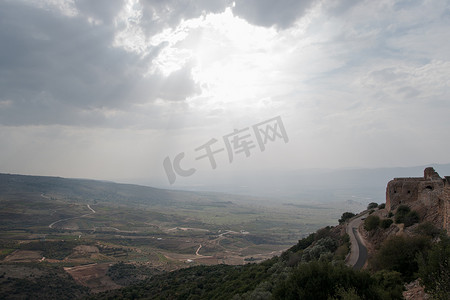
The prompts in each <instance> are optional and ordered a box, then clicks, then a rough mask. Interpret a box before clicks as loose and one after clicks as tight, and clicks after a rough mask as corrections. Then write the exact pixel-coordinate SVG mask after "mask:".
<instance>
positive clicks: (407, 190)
mask: <svg viewBox="0 0 450 300" xmlns="http://www.w3.org/2000/svg"><path fill="white" fill-rule="evenodd" d="M402 204H404V205H407V206H409V207H410V208H411V209H412V210H415V211H417V212H418V214H419V216H420V218H421V220H423V221H428V222H431V223H433V224H434V225H436V226H437V227H439V228H443V229H445V230H447V233H450V176H445V177H444V178H441V177H440V176H439V174H438V173H437V172H436V171H435V170H434V169H433V168H431V167H429V168H426V169H425V170H424V176H423V177H412V178H394V179H393V180H391V181H389V183H388V185H387V187H386V208H387V210H388V211H393V210H395V209H397V207H398V206H400V205H402Z"/></svg>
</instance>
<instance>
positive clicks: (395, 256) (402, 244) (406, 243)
mask: <svg viewBox="0 0 450 300" xmlns="http://www.w3.org/2000/svg"><path fill="white" fill-rule="evenodd" d="M430 246H431V241H430V239H429V238H427V237H424V236H419V237H405V236H393V237H391V238H389V239H388V240H386V241H385V242H383V244H382V245H381V248H380V250H379V251H378V253H377V254H376V255H375V257H374V258H373V259H372V260H371V266H372V268H373V269H374V270H375V271H377V270H383V269H385V270H391V271H397V272H400V273H401V274H402V277H403V279H404V280H405V281H410V280H412V279H414V277H413V276H414V273H415V272H417V270H418V264H417V260H416V257H417V255H418V254H420V253H424V252H425V251H428V249H429V248H430Z"/></svg>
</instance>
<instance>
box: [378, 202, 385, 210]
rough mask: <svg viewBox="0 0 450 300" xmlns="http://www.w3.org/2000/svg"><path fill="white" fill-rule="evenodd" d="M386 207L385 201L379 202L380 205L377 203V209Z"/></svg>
mask: <svg viewBox="0 0 450 300" xmlns="http://www.w3.org/2000/svg"><path fill="white" fill-rule="evenodd" d="M385 207H386V203H381V204H380V205H378V209H383V208H385Z"/></svg>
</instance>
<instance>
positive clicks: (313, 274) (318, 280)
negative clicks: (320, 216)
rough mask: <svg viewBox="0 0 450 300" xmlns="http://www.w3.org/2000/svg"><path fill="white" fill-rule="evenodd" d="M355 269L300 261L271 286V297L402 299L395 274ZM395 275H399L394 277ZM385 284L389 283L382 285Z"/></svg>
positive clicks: (400, 286)
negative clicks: (375, 274) (375, 273)
mask: <svg viewBox="0 0 450 300" xmlns="http://www.w3.org/2000/svg"><path fill="white" fill-rule="evenodd" d="M387 274H388V276H386V275H385V274H379V275H377V277H375V276H373V277H372V276H371V275H370V274H369V273H366V272H360V271H354V270H352V269H351V268H349V267H346V266H344V265H341V264H338V265H334V266H333V265H332V264H330V263H326V262H311V263H308V264H300V265H299V266H298V267H297V268H295V269H294V270H293V271H292V273H291V274H290V275H289V277H288V278H287V279H285V280H282V281H280V282H279V283H278V284H277V285H276V286H275V288H274V291H273V294H272V295H273V299H283V300H284V299H402V296H401V293H400V294H398V291H401V289H402V285H401V284H397V282H399V280H398V279H397V280H396V279H395V273H392V274H390V273H387ZM397 278H398V276H397ZM386 283H388V284H389V285H390V286H389V287H387V286H385V285H386Z"/></svg>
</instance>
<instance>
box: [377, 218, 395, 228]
mask: <svg viewBox="0 0 450 300" xmlns="http://www.w3.org/2000/svg"><path fill="white" fill-rule="evenodd" d="M392 223H394V221H392V220H391V219H384V220H382V221H381V223H380V226H381V228H384V229H386V228H389V227H391V224H392Z"/></svg>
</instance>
